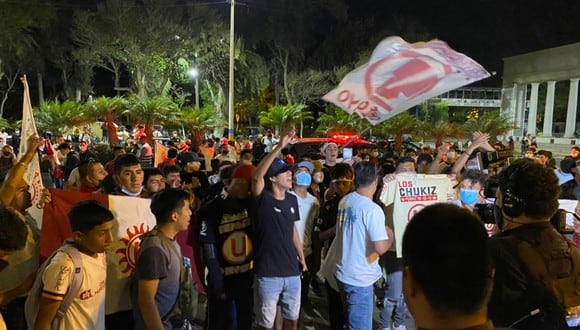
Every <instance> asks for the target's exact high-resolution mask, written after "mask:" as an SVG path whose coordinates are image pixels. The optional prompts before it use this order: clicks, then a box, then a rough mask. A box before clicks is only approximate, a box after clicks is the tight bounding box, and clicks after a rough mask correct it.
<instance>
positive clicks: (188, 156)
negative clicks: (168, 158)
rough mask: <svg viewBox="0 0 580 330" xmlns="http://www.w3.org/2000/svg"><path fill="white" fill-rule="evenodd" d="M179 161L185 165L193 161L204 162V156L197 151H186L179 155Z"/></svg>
mask: <svg viewBox="0 0 580 330" xmlns="http://www.w3.org/2000/svg"><path fill="white" fill-rule="evenodd" d="M178 162H179V165H180V166H183V165H185V164H187V163H191V162H200V163H201V162H203V158H201V157H199V155H198V154H196V153H195V152H184V153H182V154H180V155H179V158H178Z"/></svg>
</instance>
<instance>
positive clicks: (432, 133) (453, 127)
mask: <svg viewBox="0 0 580 330" xmlns="http://www.w3.org/2000/svg"><path fill="white" fill-rule="evenodd" d="M420 127H421V129H420V130H421V134H422V135H423V138H431V139H435V145H436V146H440V145H441V144H442V143H443V139H444V138H446V137H453V138H462V137H464V136H465V130H464V128H463V127H462V126H461V125H459V124H457V123H450V122H448V121H447V120H444V119H441V120H437V121H435V122H422V123H421V124H420Z"/></svg>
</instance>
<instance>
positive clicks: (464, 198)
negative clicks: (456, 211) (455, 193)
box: [459, 189, 479, 205]
mask: <svg viewBox="0 0 580 330" xmlns="http://www.w3.org/2000/svg"><path fill="white" fill-rule="evenodd" d="M478 195H479V191H477V190H472V189H461V190H459V198H460V199H461V202H462V203H463V204H467V205H475V203H476V202H477V199H478V197H479V196H478Z"/></svg>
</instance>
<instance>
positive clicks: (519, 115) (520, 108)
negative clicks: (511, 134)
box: [515, 84, 526, 136]
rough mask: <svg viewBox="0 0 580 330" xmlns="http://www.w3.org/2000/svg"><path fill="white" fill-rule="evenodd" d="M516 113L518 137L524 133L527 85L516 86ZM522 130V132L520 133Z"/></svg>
mask: <svg viewBox="0 0 580 330" xmlns="http://www.w3.org/2000/svg"><path fill="white" fill-rule="evenodd" d="M515 104H516V111H515V123H516V126H517V131H516V134H517V135H520V136H521V135H523V132H524V113H525V112H526V85H518V84H516V102H515ZM519 130H521V131H519Z"/></svg>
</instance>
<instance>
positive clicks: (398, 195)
mask: <svg viewBox="0 0 580 330" xmlns="http://www.w3.org/2000/svg"><path fill="white" fill-rule="evenodd" d="M456 185H457V180H456V179H455V175H445V174H435V175H429V174H413V173H400V174H397V175H396V177H395V179H394V180H391V181H387V182H384V184H383V188H382V190H381V194H380V199H381V202H383V204H385V206H389V205H391V204H394V205H393V206H394V207H393V222H394V227H395V228H393V231H394V232H395V242H396V244H397V247H396V250H397V257H399V258H401V257H402V256H403V255H402V251H403V248H402V242H403V233H404V232H405V228H407V224H408V223H409V221H411V218H412V217H413V216H414V215H415V214H416V213H417V212H419V211H420V210H422V209H423V208H424V207H425V206H427V205H430V204H434V203H442V202H443V203H459V201H458V196H457V191H456V190H455V188H454V187H455V186H456ZM458 205H460V204H458ZM434 235H436V233H434Z"/></svg>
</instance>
